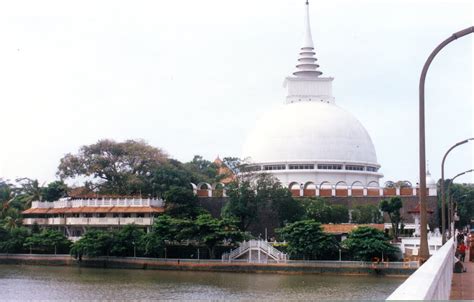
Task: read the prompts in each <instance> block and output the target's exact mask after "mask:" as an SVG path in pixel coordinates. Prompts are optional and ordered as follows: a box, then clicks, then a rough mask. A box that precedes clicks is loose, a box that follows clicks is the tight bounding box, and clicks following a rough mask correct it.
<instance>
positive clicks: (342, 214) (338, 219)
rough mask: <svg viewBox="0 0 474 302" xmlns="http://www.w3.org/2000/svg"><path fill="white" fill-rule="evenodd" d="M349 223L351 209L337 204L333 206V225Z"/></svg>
mask: <svg viewBox="0 0 474 302" xmlns="http://www.w3.org/2000/svg"><path fill="white" fill-rule="evenodd" d="M347 222H349V209H348V208H347V207H346V206H344V205H339V204H335V205H332V206H331V223H347Z"/></svg>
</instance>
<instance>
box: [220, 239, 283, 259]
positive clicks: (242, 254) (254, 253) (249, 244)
mask: <svg viewBox="0 0 474 302" xmlns="http://www.w3.org/2000/svg"><path fill="white" fill-rule="evenodd" d="M235 260H245V261H247V262H254V263H267V262H268V261H275V262H277V263H280V262H286V261H287V260H288V256H287V255H286V254H285V253H282V252H280V251H279V250H277V249H276V248H274V247H273V246H271V245H270V244H269V243H268V242H267V241H264V240H249V241H244V242H242V243H241V244H240V246H239V247H238V248H236V249H235V250H233V251H231V252H230V253H225V254H223V255H222V261H229V262H230V261H235Z"/></svg>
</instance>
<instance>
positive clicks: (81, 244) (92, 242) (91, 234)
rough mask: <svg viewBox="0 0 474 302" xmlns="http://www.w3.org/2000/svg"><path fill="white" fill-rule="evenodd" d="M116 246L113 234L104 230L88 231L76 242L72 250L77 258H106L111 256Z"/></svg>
mask: <svg viewBox="0 0 474 302" xmlns="http://www.w3.org/2000/svg"><path fill="white" fill-rule="evenodd" d="M113 244H114V238H113V232H107V231H102V230H94V229H92V230H88V231H87V232H86V233H85V234H84V236H82V237H81V239H79V240H78V241H76V242H74V244H73V245H72V248H71V255H75V256H82V255H85V256H90V257H96V256H104V255H107V256H108V255H110V251H111V249H112V246H113Z"/></svg>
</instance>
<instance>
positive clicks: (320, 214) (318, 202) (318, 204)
mask: <svg viewBox="0 0 474 302" xmlns="http://www.w3.org/2000/svg"><path fill="white" fill-rule="evenodd" d="M301 202H302V204H303V206H304V208H305V211H306V217H307V219H314V220H316V221H318V222H320V223H330V222H332V221H331V216H332V208H331V206H330V205H329V204H328V203H327V202H326V201H325V200H324V199H322V198H319V197H315V198H304V199H302V201H301Z"/></svg>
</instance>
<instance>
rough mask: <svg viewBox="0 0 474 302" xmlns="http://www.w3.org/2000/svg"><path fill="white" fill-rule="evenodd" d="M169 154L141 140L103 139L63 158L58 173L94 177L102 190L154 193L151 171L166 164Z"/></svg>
mask: <svg viewBox="0 0 474 302" xmlns="http://www.w3.org/2000/svg"><path fill="white" fill-rule="evenodd" d="M167 160H168V156H167V155H166V154H165V153H164V152H163V151H162V150H161V149H159V148H156V147H152V146H150V145H148V144H147V143H145V142H144V141H142V140H127V141H125V142H115V141H113V140H107V139H105V140H100V141H98V142H97V143H95V144H92V145H89V146H82V147H81V148H80V149H79V153H78V154H76V155H73V154H67V155H66V156H64V157H63V158H62V159H61V162H60V164H59V167H58V172H57V174H58V175H59V176H60V177H61V179H65V178H74V177H92V178H93V179H94V180H95V182H94V183H93V185H94V186H95V188H97V189H98V191H99V192H100V193H107V194H139V193H142V194H146V195H148V194H151V193H152V192H151V190H152V188H151V187H150V185H149V184H150V178H151V175H152V172H153V171H154V170H155V169H157V168H158V167H159V166H161V165H162V164H164V163H166V162H167Z"/></svg>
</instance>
